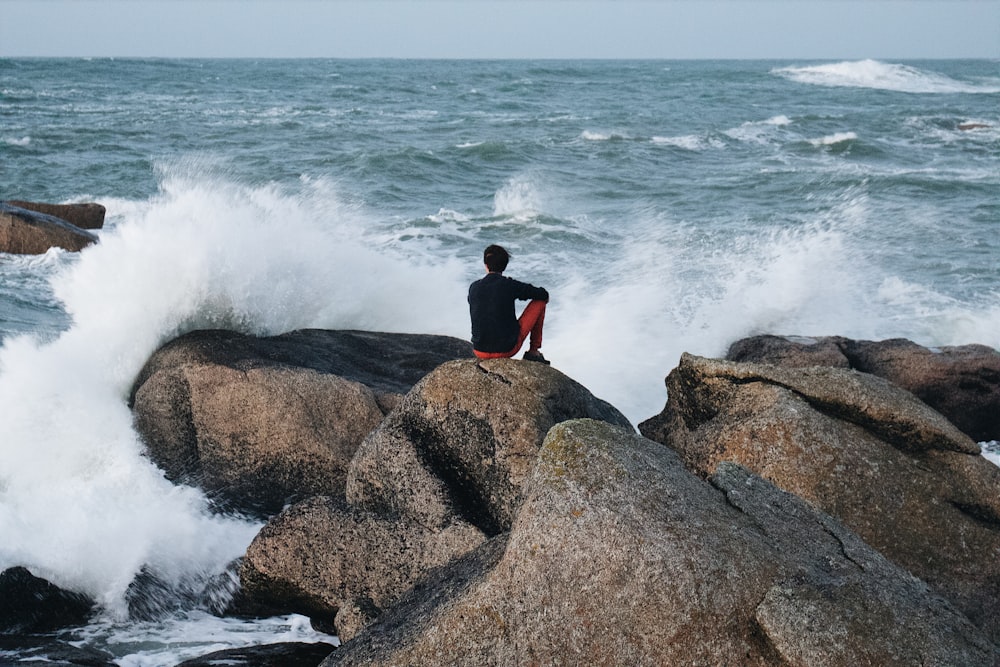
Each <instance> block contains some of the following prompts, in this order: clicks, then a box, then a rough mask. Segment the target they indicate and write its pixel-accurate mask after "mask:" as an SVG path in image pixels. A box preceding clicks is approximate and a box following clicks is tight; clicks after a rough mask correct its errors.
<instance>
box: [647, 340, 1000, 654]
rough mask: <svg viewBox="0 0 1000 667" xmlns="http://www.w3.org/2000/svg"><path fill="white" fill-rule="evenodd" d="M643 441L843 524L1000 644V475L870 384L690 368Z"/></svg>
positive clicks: (837, 375) (922, 412)
mask: <svg viewBox="0 0 1000 667" xmlns="http://www.w3.org/2000/svg"><path fill="white" fill-rule="evenodd" d="M667 393H668V396H669V398H668V401H667V405H666V407H665V408H664V411H663V413H661V414H660V415H658V416H657V417H654V418H653V419H650V420H648V421H646V422H643V423H642V424H640V425H639V430H640V432H642V433H643V434H644V435H645V436H646V437H648V438H651V439H653V440H656V441H658V442H662V443H664V444H668V445H670V446H671V447H673V448H674V449H676V450H677V451H678V452H680V454H681V455H682V457H683V458H684V460H685V462H686V463H687V464H688V465H689V467H691V468H692V469H694V470H697V471H699V472H700V473H701V474H703V475H706V476H708V475H712V474H713V473H714V472H715V471H716V470H717V468H718V466H719V465H721V464H722V462H725V461H735V462H737V463H739V464H741V465H744V466H746V467H747V468H749V469H750V470H752V471H753V472H755V473H756V474H759V475H760V476H761V477H763V478H765V479H767V480H769V481H770V482H772V483H774V484H775V485H777V486H779V487H780V488H782V489H784V490H786V491H789V492H791V493H794V494H797V495H798V496H801V497H802V498H804V499H806V500H807V501H809V502H811V503H813V504H814V505H815V506H816V507H818V508H819V509H821V510H823V511H825V512H828V513H830V514H831V515H833V516H835V517H837V518H838V519H839V520H841V521H843V522H844V523H845V524H846V525H847V526H848V527H850V528H851V529H852V530H854V531H855V532H856V533H857V534H858V535H860V536H861V538H862V539H864V540H865V541H866V542H867V543H868V544H870V545H871V546H873V547H874V548H876V549H878V550H879V551H880V552H881V553H883V554H884V555H885V556H887V557H888V558H890V559H891V560H893V561H894V562H895V563H897V564H899V565H900V566H902V567H904V568H906V569H908V570H909V571H911V572H913V573H914V574H915V575H917V576H919V577H921V578H922V579H924V580H925V581H927V582H928V583H929V584H930V585H931V586H932V587H933V588H934V590H935V591H936V592H938V593H939V594H940V595H942V596H943V597H945V598H947V599H948V600H950V601H951V602H952V603H953V604H954V605H955V606H956V607H958V608H959V609H960V610H961V611H962V612H963V613H965V614H966V615H967V616H968V617H969V618H970V619H972V621H973V622H974V623H976V624H977V625H978V626H979V627H980V628H981V629H982V630H983V631H984V632H985V633H986V635H987V636H988V637H989V638H990V639H991V640H992V641H1000V616H997V614H996V613H995V610H996V606H997V602H998V601H1000V494H998V493H997V492H998V490H1000V468H997V467H996V466H994V465H992V464H991V463H990V462H989V461H987V460H986V459H984V458H983V457H982V456H980V455H979V447H978V446H977V445H976V443H975V442H973V441H972V440H971V439H969V438H968V437H967V436H965V435H964V434H962V433H961V432H959V431H958V430H957V429H955V427H954V426H952V425H951V423H950V422H948V421H947V420H945V419H944V418H943V417H942V416H941V415H940V414H939V413H938V412H936V411H934V410H932V409H930V408H929V407H927V406H926V405H925V404H924V403H923V402H921V401H919V400H918V399H916V398H915V397H914V396H913V395H912V394H910V393H909V392H907V391H905V390H902V389H899V388H898V387H896V386H895V385H893V384H891V383H890V382H888V381H886V380H884V379H882V378H878V377H876V376H873V375H868V374H865V373H859V372H856V371H849V370H842V369H834V368H822V367H811V368H803V369H788V368H781V367H778V366H771V365H768V364H750V363H733V362H725V361H717V360H711V359H702V358H699V357H694V356H691V355H686V354H685V355H684V356H683V357H682V359H681V363H680V365H679V366H678V367H677V368H676V369H674V370H673V371H672V372H671V373H670V375H669V376H668V377H667Z"/></svg>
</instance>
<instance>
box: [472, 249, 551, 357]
mask: <svg viewBox="0 0 1000 667" xmlns="http://www.w3.org/2000/svg"><path fill="white" fill-rule="evenodd" d="M509 260H510V255H509V254H508V253H507V251H506V250H504V249H503V248H502V247H500V246H498V245H491V246H489V247H488V248H486V250H485V251H484V252H483V263H484V264H485V265H486V275H485V276H484V277H483V278H480V279H479V280H477V281H476V282H474V283H472V284H471V285H469V315H470V316H471V317H472V347H473V352H474V353H475V355H476V356H477V357H479V358H480V359H501V358H505V357H513V356H514V355H515V354H517V353H518V350H520V349H521V345H523V344H524V340H525V339H526V338H527V339H529V342H528V351H527V352H525V353H524V358H525V359H526V360H528V361H538V362H540V363H543V364H548V363H549V362H548V361H546V359H545V357H544V356H542V353H541V352H540V351H539V348H540V347H541V346H542V323H543V322H544V321H545V306H546V304H547V303H548V301H549V293H548V292H546V291H545V289H544V288H541V287H535V286H534V285H529V284H528V283H522V282H519V281H517V280H514V279H513V278H508V277H506V276H504V275H503V272H504V270H505V269H506V268H507V262H508V261H509ZM517 299H521V300H529V299H530V303H528V305H527V306H526V307H525V309H524V312H523V313H521V317H520V318H519V319H518V318H516V317H515V316H514V301H515V300H517Z"/></svg>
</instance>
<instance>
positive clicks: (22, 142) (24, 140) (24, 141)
mask: <svg viewBox="0 0 1000 667" xmlns="http://www.w3.org/2000/svg"><path fill="white" fill-rule="evenodd" d="M3 142H4V143H5V144H7V145H8V146H27V145H28V144H30V143H31V137H21V138H20V139H16V138H13V137H12V138H8V139H4V140H3Z"/></svg>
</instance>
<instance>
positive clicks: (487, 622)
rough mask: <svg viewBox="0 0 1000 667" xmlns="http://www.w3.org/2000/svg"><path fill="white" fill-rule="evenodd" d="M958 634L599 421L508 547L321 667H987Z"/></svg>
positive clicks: (902, 584)
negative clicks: (700, 666)
mask: <svg viewBox="0 0 1000 667" xmlns="http://www.w3.org/2000/svg"><path fill="white" fill-rule="evenodd" d="M998 657H1000V653H998V651H997V647H996V646H994V645H993V644H991V643H990V642H989V641H988V640H986V639H985V638H984V637H983V635H982V633H980V632H979V631H978V630H977V628H976V627H975V626H973V625H972V624H971V623H970V622H969V620H968V619H967V618H965V617H964V616H963V615H962V614H960V613H959V612H958V611H957V610H955V608H954V607H952V606H951V605H950V604H949V603H948V602H946V601H945V600H943V599H942V598H940V597H938V596H936V595H935V594H933V593H932V592H930V591H929V590H928V588H927V586H926V585H925V584H924V583H923V582H921V581H919V580H918V579H916V578H914V577H913V576H911V575H910V574H909V573H907V572H905V571H904V570H902V569H901V568H899V567H898V566H896V565H894V564H893V563H891V562H890V561H888V560H887V559H886V558H884V557H883V556H882V555H880V554H879V553H878V552H876V551H874V550H873V549H871V548H870V547H869V546H867V545H866V544H865V543H864V542H863V541H861V540H860V539H859V538H858V537H857V535H855V534H854V533H852V532H851V531H849V530H847V529H846V528H845V527H844V526H843V525H842V524H840V523H839V522H838V521H836V520H835V519H833V518H831V517H829V516H828V515H825V514H823V513H822V512H819V511H818V510H816V509H814V508H813V507H812V506H810V505H809V504H808V503H806V502H803V501H802V500H801V499H799V498H797V497H795V496H793V495H791V494H788V493H785V492H782V491H780V490H779V489H777V488H775V487H774V486H773V485H771V484H770V483H768V482H766V481H765V480H763V479H761V478H759V477H757V476H755V475H753V474H751V473H749V472H748V471H747V470H746V469H744V468H742V467H741V466H737V465H734V464H723V465H721V466H719V468H718V470H717V472H716V474H715V475H714V476H713V477H712V478H711V480H710V481H705V480H702V479H700V478H698V477H697V476H695V475H693V474H692V473H691V472H689V471H688V470H687V469H686V468H685V466H684V464H683V463H682V461H681V460H680V459H679V458H678V456H677V454H676V453H674V452H673V451H672V450H670V449H669V448H666V447H663V446H662V445H660V444H658V443H654V442H652V441H649V440H647V439H645V438H641V437H638V436H636V435H635V434H634V433H632V432H630V431H629V430H627V429H623V428H620V427H615V426H611V425H609V424H607V423H604V422H598V421H594V420H573V421H569V422H565V423H561V424H559V425H557V426H555V427H554V428H553V429H552V430H551V431H550V432H549V434H548V436H547V437H546V439H545V443H544V446H543V447H542V448H541V450H540V452H539V455H538V458H537V465H536V466H535V467H534V468H533V471H532V472H531V474H530V475H529V477H528V479H527V480H526V482H525V485H524V501H523V504H522V505H521V506H520V511H519V512H518V514H517V516H516V518H515V519H514V521H513V523H512V528H511V531H510V533H509V536H508V535H501V536H498V537H495V538H493V539H491V540H490V541H489V542H486V543H485V544H484V545H483V546H481V547H479V548H478V549H477V550H476V551H473V552H470V554H468V555H466V556H465V557H463V558H462V559H459V560H457V561H455V562H454V563H453V564H452V565H450V566H448V567H446V568H444V569H442V570H439V571H437V572H436V573H435V575H434V576H433V577H432V578H430V579H428V580H427V581H426V582H425V583H424V585H422V586H421V587H420V588H418V589H415V590H414V591H413V592H412V593H411V594H410V595H408V596H407V597H406V598H405V599H404V600H403V601H402V602H401V603H400V604H399V605H398V606H397V607H396V608H395V609H394V610H392V611H391V612H389V613H388V614H386V615H385V616H384V617H383V618H382V619H380V620H379V621H378V622H377V623H376V624H374V625H371V626H369V627H368V628H366V629H365V630H364V631H363V632H362V633H361V634H359V635H358V636H357V637H355V638H354V639H353V640H352V641H350V642H348V643H346V644H345V645H344V646H343V647H341V649H340V650H338V651H337V652H336V653H334V654H332V655H331V656H330V657H329V658H327V660H326V661H325V662H324V663H323V665H324V667H332V666H333V665H361V664H397V665H418V664H477V665H512V664H629V665H671V664H678V665H679V664H703V665H722V664H731V665H747V666H753V665H782V664H787V665H844V666H845V667H846V666H847V665H850V666H852V667H854V666H855V665H859V664H870V665H871V664H878V665H903V664H924V665H929V664H935V665H956V664H962V665H993V664H994V663H995V661H996V660H997V659H998Z"/></svg>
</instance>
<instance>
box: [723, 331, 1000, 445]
mask: <svg viewBox="0 0 1000 667" xmlns="http://www.w3.org/2000/svg"><path fill="white" fill-rule="evenodd" d="M726 358H727V359H729V360H730V361H752V362H763V363H769V364H775V365H779V366H785V367H788V368H802V367H807V366H830V367H834V368H853V369H854V370H858V371H861V372H863V373H870V374H872V375H877V376H879V377H883V378H885V379H887V380H889V381H890V382H892V383H893V384H896V385H898V386H900V387H902V388H903V389H906V390H907V391H910V392H912V393H913V394H915V395H916V396H917V398H919V399H920V400H922V401H924V402H925V403H927V405H929V406H931V407H932V408H934V409H935V410H937V411H938V412H940V413H941V414H943V415H944V416H945V417H947V418H948V419H949V420H950V421H951V422H952V423H953V424H955V426H957V427H958V428H959V429H960V430H961V431H962V432H963V433H965V434H967V435H968V436H969V437H971V438H973V439H975V440H977V441H980V442H982V441H987V440H996V439H1000V352H997V351H996V350H994V349H993V348H991V347H987V346H985V345H962V346H958V347H942V348H934V349H931V348H926V347H923V346H921V345H917V344H916V343H914V342H912V341H909V340H905V339H902V338H894V339H890V340H884V341H867V340H851V339H849V338H843V337H840V336H829V337H823V338H803V337H793V336H771V335H766V336H753V337H750V338H744V339H742V340H739V341H737V342H735V343H733V345H732V346H731V347H730V348H729V352H728V354H727V355H726Z"/></svg>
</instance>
